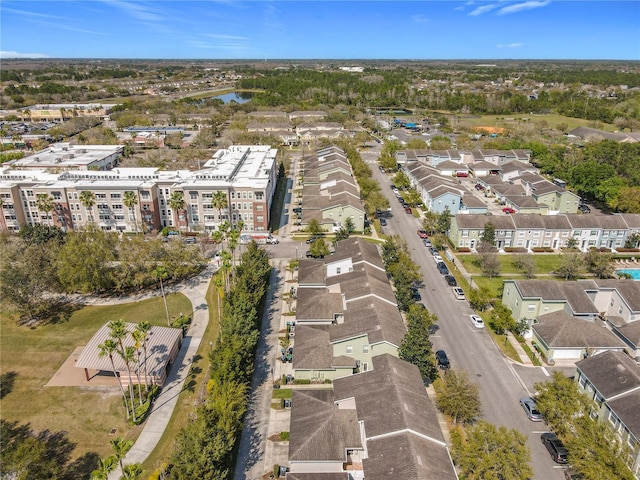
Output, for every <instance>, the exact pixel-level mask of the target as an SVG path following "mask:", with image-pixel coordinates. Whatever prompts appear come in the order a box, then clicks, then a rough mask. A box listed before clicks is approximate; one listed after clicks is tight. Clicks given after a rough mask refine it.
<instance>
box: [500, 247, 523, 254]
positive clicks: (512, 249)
mask: <svg viewBox="0 0 640 480" xmlns="http://www.w3.org/2000/svg"><path fill="white" fill-rule="evenodd" d="M504 251H505V252H508V253H526V252H527V249H526V248H524V247H504Z"/></svg>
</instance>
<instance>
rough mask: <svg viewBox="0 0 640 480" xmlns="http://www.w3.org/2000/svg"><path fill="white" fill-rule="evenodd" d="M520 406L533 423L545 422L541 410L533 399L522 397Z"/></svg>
mask: <svg viewBox="0 0 640 480" xmlns="http://www.w3.org/2000/svg"><path fill="white" fill-rule="evenodd" d="M520 405H521V406H522V408H523V409H524V412H525V413H526V414H527V418H528V419H529V420H531V421H532V422H541V421H542V420H543V418H542V414H541V413H540V410H538V406H537V405H536V401H535V400H534V399H533V398H531V397H522V398H521V399H520Z"/></svg>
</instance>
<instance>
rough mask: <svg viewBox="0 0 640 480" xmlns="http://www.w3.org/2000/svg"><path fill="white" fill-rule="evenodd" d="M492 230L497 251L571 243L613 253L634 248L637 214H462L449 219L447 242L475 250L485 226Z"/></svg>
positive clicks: (638, 231) (639, 225) (638, 226)
mask: <svg viewBox="0 0 640 480" xmlns="http://www.w3.org/2000/svg"><path fill="white" fill-rule="evenodd" d="M489 223H490V224H491V225H493V227H494V228H495V244H494V246H495V247H497V248H498V249H503V248H508V247H516V248H525V249H527V250H531V249H533V248H536V247H549V248H552V249H554V250H557V249H560V248H564V247H567V246H569V245H570V243H572V244H574V245H575V246H576V247H577V248H579V249H580V250H582V251H588V250H589V249H590V248H608V249H611V250H616V249H618V248H624V247H625V245H627V246H630V247H631V248H636V247H638V238H637V237H638V234H640V214H637V213H618V214H613V215H585V214H566V215H565V214H560V215H537V214H517V215H504V216H503V215H491V216H488V215H464V214H457V215H455V216H454V217H452V221H451V229H450V230H449V239H450V241H451V243H452V244H453V245H454V246H455V247H457V248H470V249H471V250H473V249H475V248H477V247H478V245H480V240H481V238H482V235H483V233H484V231H485V228H486V227H487V224H489Z"/></svg>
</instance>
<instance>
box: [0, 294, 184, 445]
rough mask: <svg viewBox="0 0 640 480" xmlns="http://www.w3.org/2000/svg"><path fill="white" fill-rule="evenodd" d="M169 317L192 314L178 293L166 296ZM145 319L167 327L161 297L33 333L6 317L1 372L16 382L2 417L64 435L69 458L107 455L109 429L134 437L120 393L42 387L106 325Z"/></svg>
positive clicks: (94, 311) (84, 313)
mask: <svg viewBox="0 0 640 480" xmlns="http://www.w3.org/2000/svg"><path fill="white" fill-rule="evenodd" d="M167 304H168V306H169V313H170V315H171V316H177V315H179V313H180V312H183V313H188V312H190V311H191V303H190V302H189V300H188V299H187V298H186V297H185V296H184V295H182V294H171V295H167ZM119 318H122V319H124V320H126V321H128V322H134V323H137V322H140V321H144V320H147V321H149V322H151V323H152V324H153V325H163V326H166V315H165V311H164V305H163V302H162V298H156V299H151V300H144V301H141V302H137V303H132V304H124V305H117V306H105V307H84V308H81V309H79V310H77V311H75V312H74V313H73V314H72V315H71V317H70V318H69V320H68V321H66V322H62V323H58V324H51V325H43V326H39V327H37V328H29V327H25V326H18V325H17V324H16V323H15V321H14V320H13V319H12V318H10V317H9V316H8V315H3V316H2V318H1V319H0V326H1V327H2V335H1V336H0V351H1V352H2V355H1V357H0V371H1V372H2V373H3V374H7V373H9V372H14V373H15V375H16V376H15V383H14V384H13V387H12V388H11V391H10V393H8V394H7V395H6V396H5V397H4V398H2V401H1V411H2V417H3V418H6V419H8V420H10V421H19V422H21V423H30V424H31V427H32V428H33V429H34V430H36V431H40V430H44V429H49V430H50V431H52V432H58V431H66V432H67V433H68V436H69V439H70V440H71V441H72V442H74V443H76V444H77V447H76V450H75V451H74V453H73V455H74V456H79V455H82V454H83V453H85V452H97V453H98V454H99V455H102V456H104V455H106V454H110V453H111V452H110V446H109V439H110V438H112V437H109V430H111V429H112V428H117V429H118V433H117V435H119V436H124V437H126V438H135V437H136V436H137V435H138V433H139V430H140V428H141V427H130V426H129V425H128V423H127V421H126V419H125V418H124V409H123V408H122V402H121V399H120V398H121V397H120V393H119V391H117V390H116V391H115V393H113V392H112V391H111V390H104V389H95V390H89V389H80V388H75V387H45V384H46V383H47V382H48V381H49V379H50V378H51V377H52V376H53V374H54V373H55V372H56V371H57V370H58V368H59V367H60V366H61V365H62V364H63V363H64V361H65V360H66V359H67V358H68V357H69V355H70V354H71V353H72V352H73V351H74V349H75V348H76V347H78V346H81V345H85V344H86V343H87V342H88V341H89V339H90V338H91V337H92V336H93V334H94V333H95V332H96V331H97V330H98V329H99V328H100V327H101V326H102V325H103V324H105V323H106V322H108V321H109V320H114V319H119Z"/></svg>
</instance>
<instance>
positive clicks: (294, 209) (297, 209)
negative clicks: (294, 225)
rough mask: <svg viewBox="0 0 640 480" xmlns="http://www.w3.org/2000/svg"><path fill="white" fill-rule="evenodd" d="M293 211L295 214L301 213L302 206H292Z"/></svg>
mask: <svg viewBox="0 0 640 480" xmlns="http://www.w3.org/2000/svg"><path fill="white" fill-rule="evenodd" d="M293 213H297V214H300V213H302V207H294V208H293Z"/></svg>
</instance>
